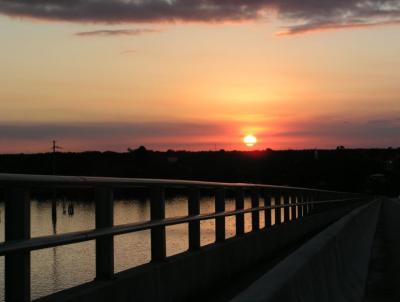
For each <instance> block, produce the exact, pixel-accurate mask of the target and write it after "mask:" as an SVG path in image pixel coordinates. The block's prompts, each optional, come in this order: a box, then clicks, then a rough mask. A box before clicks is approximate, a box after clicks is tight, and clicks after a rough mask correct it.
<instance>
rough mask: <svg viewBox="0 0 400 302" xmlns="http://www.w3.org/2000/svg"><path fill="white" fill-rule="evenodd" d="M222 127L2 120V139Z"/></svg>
mask: <svg viewBox="0 0 400 302" xmlns="http://www.w3.org/2000/svg"><path fill="white" fill-rule="evenodd" d="M221 130H222V128H221V127H220V126H219V125H216V124H200V123H172V122H156V123H82V124H79V123H74V124H62V123H41V124H22V123H19V124H16V123H10V124H7V123H0V139H4V140H5V139H26V140H33V139H53V138H58V139H60V138H74V139H99V138H101V139H114V138H124V137H133V138H160V137H179V136H182V137H186V136H189V137H190V136H196V135H209V134H210V133H214V132H215V131H221Z"/></svg>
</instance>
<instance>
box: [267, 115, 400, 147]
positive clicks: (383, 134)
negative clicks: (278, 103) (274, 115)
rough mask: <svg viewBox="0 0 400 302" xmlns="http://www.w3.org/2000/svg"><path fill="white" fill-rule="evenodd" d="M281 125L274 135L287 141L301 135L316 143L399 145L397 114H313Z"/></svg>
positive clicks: (399, 131) (399, 127)
mask: <svg viewBox="0 0 400 302" xmlns="http://www.w3.org/2000/svg"><path fill="white" fill-rule="evenodd" d="M285 127H286V130H285V131H282V132H278V133H275V134H274V137H280V138H286V139H287V140H288V141H293V140H296V139H302V140H304V141H307V142H314V143H315V146H316V147H321V146H325V145H328V146H330V147H334V146H333V145H334V144H335V143H336V144H337V145H348V146H352V147H375V146H377V147H386V146H400V120H399V118H382V119H374V120H367V121H354V120H350V121H349V120H340V119H337V118H332V119H325V120H323V119H318V118H313V119H311V120H309V121H297V123H296V124H287V125H286V126H285ZM332 144H333V145H332Z"/></svg>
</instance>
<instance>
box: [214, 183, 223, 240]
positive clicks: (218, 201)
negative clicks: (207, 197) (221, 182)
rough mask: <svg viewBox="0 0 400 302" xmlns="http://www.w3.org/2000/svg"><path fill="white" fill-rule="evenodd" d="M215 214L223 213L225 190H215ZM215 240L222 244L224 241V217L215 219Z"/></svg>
mask: <svg viewBox="0 0 400 302" xmlns="http://www.w3.org/2000/svg"><path fill="white" fill-rule="evenodd" d="M215 212H216V213H222V212H225V190H224V189H217V191H216V192H215ZM215 240H216V241H217V242H222V241H224V240H225V217H217V218H216V219H215Z"/></svg>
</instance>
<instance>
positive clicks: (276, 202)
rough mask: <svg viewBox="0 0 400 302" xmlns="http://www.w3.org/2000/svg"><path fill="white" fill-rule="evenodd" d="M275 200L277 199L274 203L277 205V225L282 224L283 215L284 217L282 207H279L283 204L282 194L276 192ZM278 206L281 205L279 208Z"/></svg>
mask: <svg viewBox="0 0 400 302" xmlns="http://www.w3.org/2000/svg"><path fill="white" fill-rule="evenodd" d="M274 200H275V203H274V205H275V225H277V224H281V223H282V221H281V217H282V215H281V210H282V208H280V207H279V206H280V205H281V195H280V193H279V192H276V193H275V195H274ZM277 207H279V208H277Z"/></svg>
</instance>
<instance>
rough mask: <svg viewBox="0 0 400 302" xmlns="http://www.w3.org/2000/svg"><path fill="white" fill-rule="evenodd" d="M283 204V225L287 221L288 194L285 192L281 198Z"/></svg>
mask: <svg viewBox="0 0 400 302" xmlns="http://www.w3.org/2000/svg"><path fill="white" fill-rule="evenodd" d="M283 204H284V205H285V207H284V208H283V216H284V220H285V223H286V222H288V221H289V210H290V209H289V193H287V192H285V193H284V196H283Z"/></svg>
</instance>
